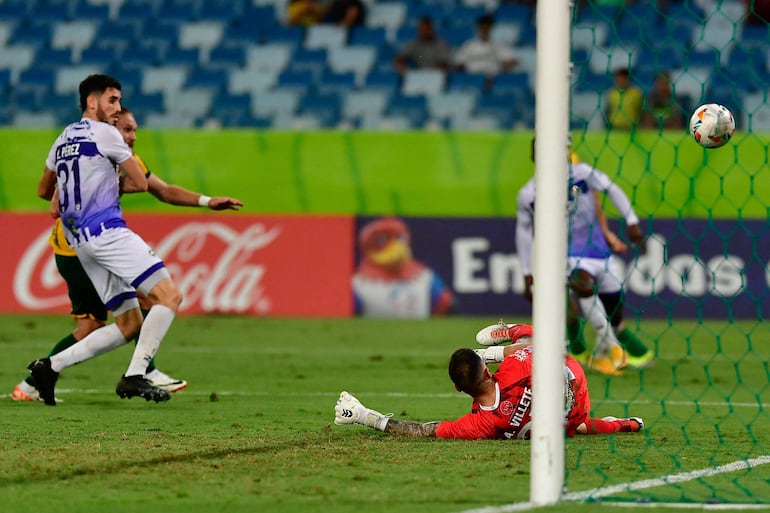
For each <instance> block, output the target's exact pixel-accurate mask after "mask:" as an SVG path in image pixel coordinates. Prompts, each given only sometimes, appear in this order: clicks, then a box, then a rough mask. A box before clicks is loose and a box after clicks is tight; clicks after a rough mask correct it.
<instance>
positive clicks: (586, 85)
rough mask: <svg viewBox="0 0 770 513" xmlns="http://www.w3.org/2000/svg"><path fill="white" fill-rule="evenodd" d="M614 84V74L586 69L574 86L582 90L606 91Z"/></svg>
mask: <svg viewBox="0 0 770 513" xmlns="http://www.w3.org/2000/svg"><path fill="white" fill-rule="evenodd" d="M613 84H614V80H613V78H612V75H609V74H607V73H592V72H591V71H590V70H584V73H583V74H582V75H581V76H580V77H578V78H577V80H576V81H575V84H574V86H575V88H576V89H577V90H580V91H605V90H606V89H608V88H609V87H611V86H612V85H613Z"/></svg>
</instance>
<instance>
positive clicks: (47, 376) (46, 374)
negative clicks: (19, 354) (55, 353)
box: [27, 358, 59, 406]
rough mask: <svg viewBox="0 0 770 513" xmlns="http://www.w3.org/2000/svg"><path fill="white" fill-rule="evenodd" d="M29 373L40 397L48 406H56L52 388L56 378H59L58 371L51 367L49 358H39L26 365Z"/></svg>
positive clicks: (54, 385)
mask: <svg viewBox="0 0 770 513" xmlns="http://www.w3.org/2000/svg"><path fill="white" fill-rule="evenodd" d="M27 368H28V369H29V373H30V374H32V378H33V379H34V380H35V384H36V385H37V391H38V392H39V393H40V398H41V399H42V400H43V402H44V403H45V404H47V405H48V406H56V397H54V388H55V387H56V380H58V379H59V373H58V372H56V371H54V370H53V369H52V368H51V359H50V358H41V359H40V360H35V361H34V362H32V363H30V364H29V365H27Z"/></svg>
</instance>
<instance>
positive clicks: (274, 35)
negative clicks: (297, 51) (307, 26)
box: [262, 25, 305, 47]
mask: <svg viewBox="0 0 770 513" xmlns="http://www.w3.org/2000/svg"><path fill="white" fill-rule="evenodd" d="M262 37H263V39H264V42H265V43H281V44H288V45H291V46H293V47H298V46H300V45H302V41H304V39H305V31H304V30H302V29H301V28H299V27H285V26H282V25H271V26H268V27H266V28H265V30H264V32H263V33H262Z"/></svg>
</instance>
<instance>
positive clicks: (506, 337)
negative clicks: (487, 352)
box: [476, 319, 532, 346]
mask: <svg viewBox="0 0 770 513" xmlns="http://www.w3.org/2000/svg"><path fill="white" fill-rule="evenodd" d="M531 336H532V326H531V325H529V324H506V323H504V322H503V320H502V319H500V322H498V323H497V324H493V325H491V326H487V327H486V328H483V329H482V330H480V331H479V332H478V333H476V342H478V343H479V344H481V345H482V346H497V345H500V344H505V343H506V342H516V341H517V340H519V339H520V338H522V337H531Z"/></svg>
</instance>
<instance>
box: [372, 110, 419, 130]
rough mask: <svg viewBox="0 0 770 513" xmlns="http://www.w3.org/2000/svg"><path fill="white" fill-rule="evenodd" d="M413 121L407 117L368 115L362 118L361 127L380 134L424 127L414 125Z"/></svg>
mask: <svg viewBox="0 0 770 513" xmlns="http://www.w3.org/2000/svg"><path fill="white" fill-rule="evenodd" d="M413 121H414V120H412V119H410V118H408V117H405V116H379V115H376V114H375V115H366V116H363V117H362V118H361V121H360V123H359V127H360V128H361V129H362V130H368V131H380V132H401V131H404V130H412V129H415V128H419V127H421V126H422V123H421V122H420V125H419V126H418V125H414V124H413Z"/></svg>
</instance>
